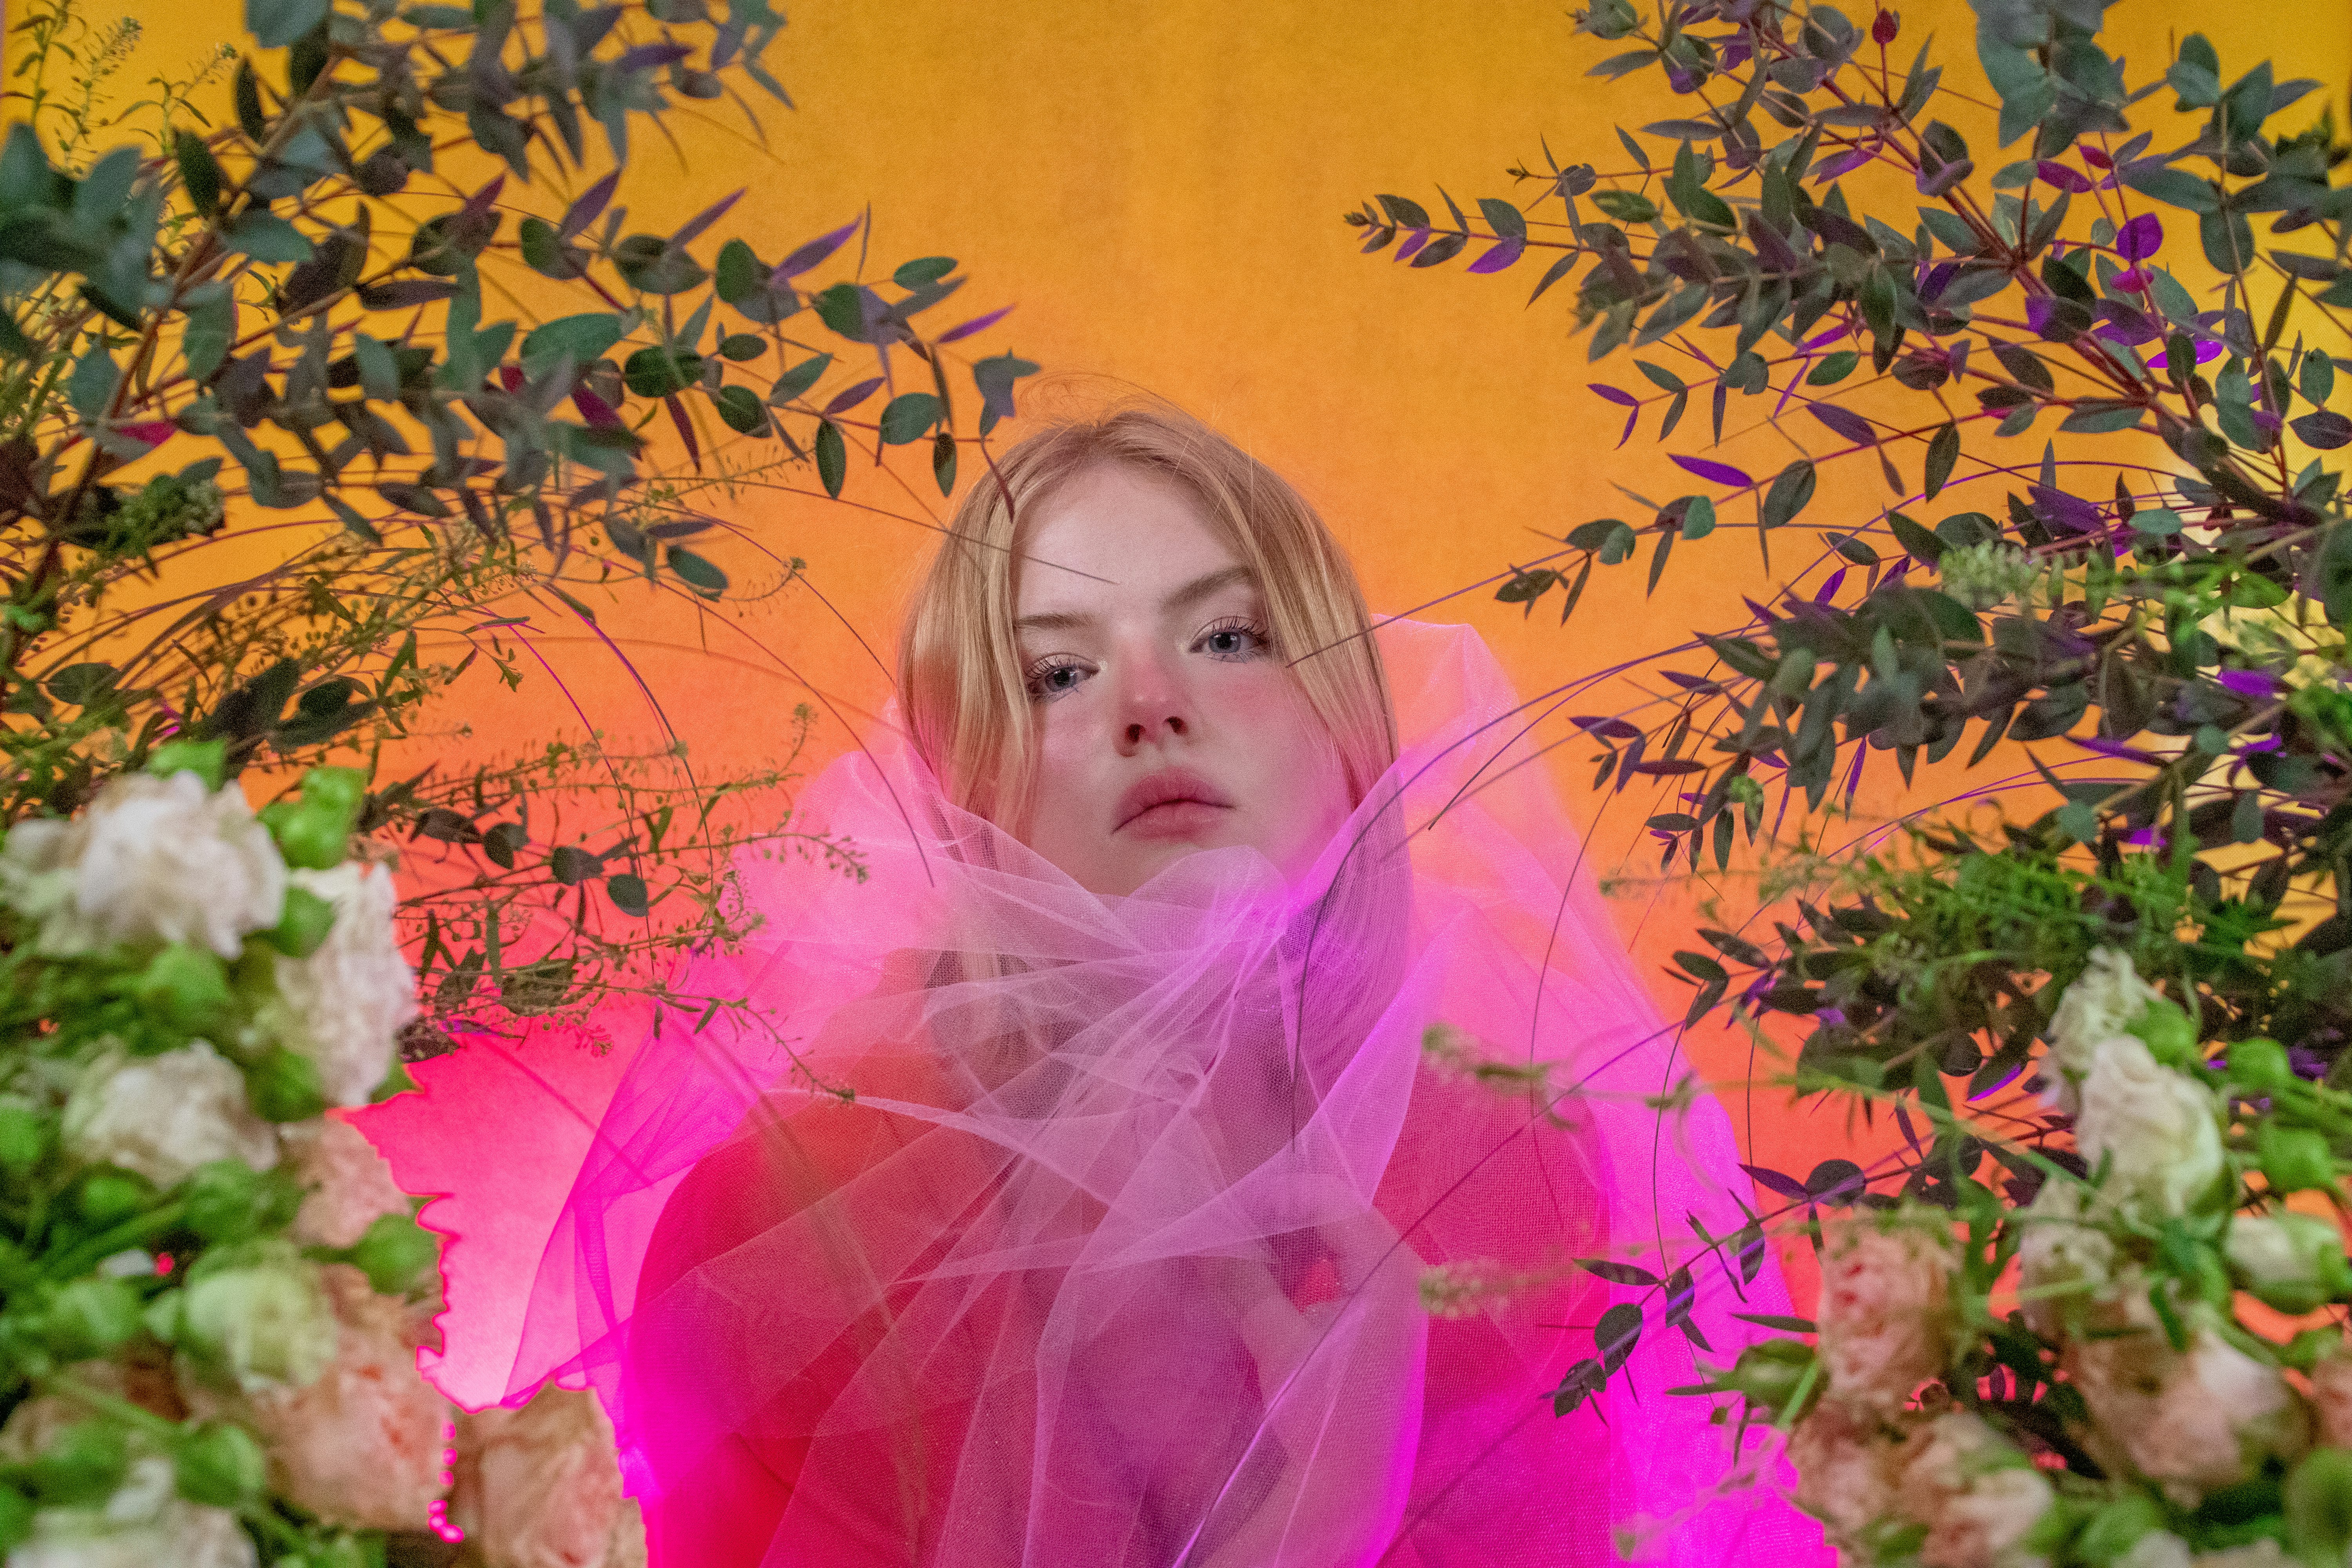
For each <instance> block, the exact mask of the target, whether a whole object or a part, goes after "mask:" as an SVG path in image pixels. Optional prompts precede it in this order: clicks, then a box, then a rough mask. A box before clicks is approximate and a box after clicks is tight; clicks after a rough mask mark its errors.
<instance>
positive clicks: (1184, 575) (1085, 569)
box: [1013, 463, 1247, 617]
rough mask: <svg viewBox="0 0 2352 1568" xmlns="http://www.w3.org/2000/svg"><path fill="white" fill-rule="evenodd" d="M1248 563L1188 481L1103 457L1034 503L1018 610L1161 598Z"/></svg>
mask: <svg viewBox="0 0 2352 1568" xmlns="http://www.w3.org/2000/svg"><path fill="white" fill-rule="evenodd" d="M1246 564H1247V563H1245V562H1244V559H1243V557H1242V556H1241V554H1240V553H1239V552H1237V551H1236V550H1235V549H1234V546H1233V544H1232V543H1231V542H1229V541H1227V540H1226V539H1225V537H1224V536H1223V533H1221V532H1220V531H1218V530H1217V529H1215V528H1214V527H1213V526H1212V525H1211V524H1210V522H1209V521H1208V518H1207V517H1206V515H1205V514H1204V512H1203V510H1202V506H1201V503H1200V501H1199V500H1197V499H1196V498H1195V497H1194V496H1193V495H1192V492H1191V491H1189V490H1188V489H1185V488H1184V487H1183V486H1181V485H1180V484H1178V483H1176V482H1175V481H1174V480H1171V479H1163V478H1161V477H1160V476H1158V475H1155V474H1150V473H1146V472H1143V471H1140V470H1138V469H1135V468H1127V467H1125V466H1123V465H1118V464H1108V463H1107V464H1098V465H1097V466H1095V467H1093V468H1087V469H1086V470H1085V471H1083V472H1081V473H1079V474H1077V475H1076V476H1074V477H1073V478H1071V479H1069V481H1068V482H1066V484H1064V485H1063V486H1062V487H1061V488H1060V489H1057V490H1055V491H1054V492H1053V494H1052V495H1050V496H1049V497H1048V498H1047V499H1046V500H1045V501H1044V502H1042V503H1040V504H1039V505H1038V506H1037V507H1036V508H1035V509H1034V511H1033V512H1032V514H1031V517H1030V520H1029V524H1028V526H1027V527H1026V528H1025V529H1024V530H1023V540H1022V544H1021V557H1020V559H1019V560H1018V561H1016V562H1015V563H1014V564H1013V603H1014V613H1015V615H1016V616H1024V617H1026V616H1034V615H1038V614H1046V613H1069V612H1076V613H1089V614H1099V613H1105V612H1115V611H1117V610H1118V609H1119V608H1121V607H1125V606H1128V605H1135V606H1138V607H1150V606H1156V605H1158V604H1159V603H1160V601H1161V600H1162V599H1164V598H1165V597H1166V596H1167V595H1169V594H1170V593H1171V592H1172V591H1174V590H1176V589H1178V588H1181V587H1182V586H1184V585H1186V584H1192V583H1195V582H1198V581H1199V580H1200V579H1202V577H1204V576H1207V575H1209V574H1218V573H1224V572H1228V571H1231V570H1233V569H1235V568H1242V567H1245V566H1246ZM1244 585H1245V584H1244Z"/></svg>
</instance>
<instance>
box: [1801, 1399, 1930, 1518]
mask: <svg viewBox="0 0 2352 1568" xmlns="http://www.w3.org/2000/svg"><path fill="white" fill-rule="evenodd" d="M1902 1451H1903V1450H1902V1446H1901V1444H1900V1443H1899V1442H1897V1441H1896V1440H1895V1434H1894V1433H1893V1432H1891V1431H1890V1429H1889V1428H1888V1427H1887V1426H1886V1424H1885V1422H1883V1421H1882V1420H1880V1419H1879V1417H1878V1416H1877V1415H1874V1414H1873V1413H1872V1412H1871V1411H1870V1410H1868V1409H1867V1408H1865V1407H1864V1406H1863V1405H1859V1404H1850V1403H1848V1402H1846V1401H1844V1400H1842V1399H1835V1398H1832V1399H1824V1400H1822V1402H1821V1403H1820V1404H1818V1405H1814V1406H1813V1408H1812V1409H1811V1411H1810V1412H1808V1413H1807V1415H1806V1416H1805V1418H1804V1419H1803V1420H1802V1421H1800V1422H1798V1423H1797V1427H1796V1430H1795V1431H1793V1432H1791V1433H1790V1435H1789V1462H1790V1464H1791V1465H1793V1466H1794V1467H1795V1468H1796V1471H1797V1494H1796V1501H1797V1506H1798V1507H1799V1508H1801V1509H1803V1510H1805V1511H1806V1512H1807V1513H1810V1514H1811V1515H1812V1516H1813V1517H1814V1518H1815V1519H1818V1520H1820V1521H1822V1529H1823V1530H1824V1531H1826V1532H1827V1533H1828V1535H1829V1538H1830V1542H1831V1544H1832V1545H1833V1546H1835V1547H1837V1548H1838V1549H1839V1550H1840V1552H1851V1553H1855V1554H1857V1556H1858V1555H1859V1554H1861V1553H1864V1552H1867V1551H1868V1550H1869V1544H1868V1543H1869V1541H1870V1538H1871V1535H1872V1533H1873V1531H1874V1530H1875V1528H1876V1527H1877V1526H1879V1525H1881V1524H1883V1523H1885V1521H1888V1520H1891V1519H1894V1518H1895V1517H1896V1515H1897V1514H1898V1512H1899V1509H1900V1495H1901V1494H1900V1492H1899V1491H1898V1489H1897V1486H1898V1478H1899V1465H1898V1460H1899V1458H1900V1457H1901V1455H1902Z"/></svg>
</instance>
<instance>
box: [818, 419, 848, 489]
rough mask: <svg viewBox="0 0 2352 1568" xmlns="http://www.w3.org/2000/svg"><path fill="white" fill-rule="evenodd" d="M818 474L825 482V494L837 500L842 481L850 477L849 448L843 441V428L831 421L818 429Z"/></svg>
mask: <svg viewBox="0 0 2352 1568" xmlns="http://www.w3.org/2000/svg"><path fill="white" fill-rule="evenodd" d="M816 474H817V478H818V479H822V480H824V493H825V494H827V495H829V496H834V497H836V498H837V497H839V496H840V494H841V482H842V480H844V479H847V478H848V477H849V448H848V447H847V446H846V445H845V443H844V442H843V441H842V438H841V427H840V426H837V425H835V423H834V422H833V421H832V420H830V419H826V420H823V421H820V422H819V423H818V425H817V427H816Z"/></svg>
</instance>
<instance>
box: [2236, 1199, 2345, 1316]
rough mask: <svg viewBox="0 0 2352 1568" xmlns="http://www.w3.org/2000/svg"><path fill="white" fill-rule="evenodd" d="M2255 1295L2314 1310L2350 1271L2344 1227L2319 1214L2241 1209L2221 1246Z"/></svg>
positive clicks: (2295, 1308) (2287, 1308)
mask: <svg viewBox="0 0 2352 1568" xmlns="http://www.w3.org/2000/svg"><path fill="white" fill-rule="evenodd" d="M2222 1250H2223V1252H2224V1253H2225V1254H2226V1255H2227V1256H2228V1258H2229V1259H2230V1262H2231V1265H2232V1266H2233V1267H2235V1268H2237V1269H2238V1271H2239V1272H2240V1273H2242V1275H2244V1276H2245V1279H2246V1282H2247V1284H2248V1286H2249V1287H2250V1288H2252V1289H2253V1291H2254V1292H2255V1294H2256V1295H2258V1296H2260V1297H2261V1298H2262V1299H2263V1300H2265V1301H2267V1302H2269V1303H2270V1304H2271V1305H2272V1306H2274V1307H2277V1308H2278V1309H2280V1310H2283V1311H2310V1310H2314V1309H2315V1308H2316V1307H2317V1306H2318V1305H2319V1304H2320V1302H2321V1301H2323V1300H2326V1298H2327V1296H2328V1294H2329V1293H2330V1292H2331V1291H2332V1290H2333V1289H2334V1288H2335V1285H2336V1281H2337V1280H2339V1279H2342V1278H2343V1277H2344V1274H2345V1266H2344V1233H2343V1232H2341V1231H2339V1230H2337V1229H2336V1225H2335V1222H2334V1221H2332V1220H2326V1219H2322V1218H2320V1217H2319V1216H2318V1215H2307V1214H2295V1213H2293V1212H2291V1211H2284V1210H2282V1211H2281V1212H2279V1213H2276V1214H2267V1215H2238V1216H2237V1217H2236V1218H2234V1219H2232V1220H2231V1222H2230V1234H2229V1237H2228V1239H2227V1241H2226V1242H2225V1243H2224V1245H2223V1247H2222Z"/></svg>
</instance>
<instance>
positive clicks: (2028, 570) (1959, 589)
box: [1936, 541, 2046, 610]
mask: <svg viewBox="0 0 2352 1568" xmlns="http://www.w3.org/2000/svg"><path fill="white" fill-rule="evenodd" d="M2045 570H2046V568H2044V567H2042V565H2041V564H2039V563H2036V562H2035V561H2034V559H2033V557H2032V556H2031V555H2028V554H2027V553H2026V552H2024V551H2022V550H2020V549H2019V548H2018V547H2017V546H2015V545H2013V544H2003V543H2001V542H1999V541H1990V542H1986V543H1983V544H1966V545H1962V546H1960V547H1959V548H1958V549H1955V550H1947V551H1945V552H1944V558H1943V559H1942V560H1941V561H1939V562H1937V563H1936V571H1937V576H1938V577H1939V578H1940V579H1941V582H1940V583H1939V584H1937V585H1938V586H1939V587H1941V588H1942V589H1943V591H1944V592H1945V593H1947V594H1949V595H1951V596H1952V597H1953V598H1955V599H1958V601H1959V602H1960V603H1961V604H1963V605H1967V606H1968V607H1969V608H1970V609H1972V610H1990V609H1991V608H1992V607H1993V606H1994V605H1998V604H2000V602H2001V601H2002V600H2003V599H2007V598H2010V597H2011V596H2013V595H2019V594H2022V593H2024V592H2025V590H2026V589H2027V588H2029V587H2031V586H2032V584H2033V582H2034V580H2035V579H2036V578H2038V577H2040V576H2041V575H2042V574H2043V572H2044V571H2045Z"/></svg>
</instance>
